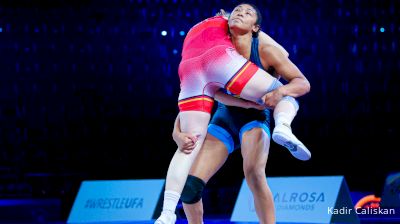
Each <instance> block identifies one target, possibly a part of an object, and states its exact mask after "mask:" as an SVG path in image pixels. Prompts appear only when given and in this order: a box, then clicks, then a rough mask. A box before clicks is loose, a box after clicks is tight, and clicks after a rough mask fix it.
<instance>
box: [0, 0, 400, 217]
mask: <svg viewBox="0 0 400 224" xmlns="http://www.w3.org/2000/svg"><path fill="white" fill-rule="evenodd" d="M250 2H251V3H254V4H255V5H257V6H258V7H259V8H260V10H261V13H262V16H263V23H262V30H263V31H264V32H266V33H267V34H269V35H270V36H271V37H273V38H274V39H275V40H276V41H277V42H279V43H280V44H281V45H282V46H283V47H285V48H286V50H287V51H288V52H289V53H290V59H291V60H292V61H293V62H294V63H295V64H296V65H297V66H298V67H299V68H300V70H301V71H302V72H303V73H304V75H305V76H306V77H307V78H308V80H309V81H310V83H311V91H310V93H309V94H307V95H305V96H303V97H300V98H299V102H300V110H299V112H298V116H297V118H296V119H295V121H294V123H293V125H292V127H293V130H294V133H296V135H297V136H298V138H299V139H301V140H302V141H303V142H304V143H305V145H307V146H308V148H309V149H310V151H311V152H312V159H311V160H310V161H307V162H302V161H299V160H296V159H295V158H293V157H292V156H291V155H290V153H289V152H288V151H287V150H286V149H285V148H283V147H281V146H279V145H277V144H275V143H272V141H271V149H270V156H269V159H268V163H267V169H266V173H267V177H290V176H344V178H345V180H346V182H347V185H348V188H349V190H350V192H351V194H352V197H353V200H354V199H355V198H356V197H357V196H354V195H361V196H364V195H370V194H372V195H375V196H376V197H381V196H382V192H383V190H384V186H385V180H386V178H387V176H388V175H390V174H392V173H396V172H400V152H399V150H400V148H399V144H398V143H399V138H400V132H399V119H398V117H399V116H400V90H399V89H400V85H399V83H400V57H399V52H400V2H399V1H397V0H382V1H380V0H366V1H362V0H349V1H347V0H327V1H323V0H310V1H308V0H307V1H306V0H301V1H300V0H299V1H295V0H290V1H289V0H287V1H280V0H279V1H278V0H275V1H272V0H263V1H250ZM239 3H241V1H223V0H216V1H201V0H116V1H108V0H81V1H67V0H65V1H62V0H46V1H45V0H43V1H39V0H25V1H12V0H1V1H0V222H1V223H66V222H67V219H68V216H69V213H70V211H71V207H72V205H73V203H74V200H75V197H76V195H77V193H78V190H79V187H80V184H81V182H82V181H84V180H135V179H165V176H166V172H167V168H168V165H169V162H170V160H171V158H172V156H173V154H174V152H175V150H176V145H175V142H174V141H173V139H172V137H171V133H172V129H173V123H174V120H175V117H176V115H177V113H178V107H177V98H178V94H179V77H178V65H179V62H180V59H181V56H180V54H181V50H182V44H183V40H184V38H185V35H186V33H187V32H188V30H189V29H190V28H191V27H192V26H193V25H194V24H196V23H197V22H200V21H201V20H203V19H205V18H207V17H211V16H213V15H215V14H216V13H217V12H218V11H219V9H221V8H223V9H226V10H227V11H229V10H232V9H233V7H234V6H236V5H237V4H239ZM243 178H244V174H243V170H242V157H241V155H240V152H235V153H233V154H232V155H231V156H230V158H229V159H228V160H227V163H226V164H225V165H224V167H223V168H222V169H221V170H220V171H219V172H218V173H217V174H216V175H215V176H214V177H213V178H212V179H211V180H210V182H209V183H208V185H207V187H206V190H205V192H204V195H203V200H204V207H205V218H206V220H211V221H210V222H214V221H212V220H229V218H230V215H231V214H232V210H233V208H234V205H235V202H236V197H237V195H238V192H239V190H240V187H241V184H242V181H243ZM399 188H400V187H399V186H397V188H395V189H397V190H398V191H397V192H399ZM361 196H359V198H360V197H361ZM359 198H358V199H359ZM399 200H400V199H399ZM353 203H356V201H353ZM177 213H178V216H179V218H180V220H181V222H185V221H184V219H185V216H184V213H183V211H182V208H181V207H178V210H177ZM360 219H361V221H362V222H363V221H365V222H368V219H367V218H365V219H362V217H360ZM397 220H398V219H397ZM377 221H382V222H385V219H384V218H380V219H375V221H372V222H369V223H377ZM215 222H217V221H215ZM221 222H222V221H221ZM386 222H387V223H391V221H390V220H389V221H386ZM392 222H393V223H394V222H395V221H392ZM149 223H151V221H150V222H149Z"/></svg>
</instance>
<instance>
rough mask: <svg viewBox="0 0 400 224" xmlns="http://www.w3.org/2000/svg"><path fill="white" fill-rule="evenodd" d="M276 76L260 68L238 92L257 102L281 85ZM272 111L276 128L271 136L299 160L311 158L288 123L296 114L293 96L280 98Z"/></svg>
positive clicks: (296, 107)
mask: <svg viewBox="0 0 400 224" xmlns="http://www.w3.org/2000/svg"><path fill="white" fill-rule="evenodd" d="M281 85H282V83H280V82H279V81H278V80H277V79H276V78H274V77H272V76H271V75H269V74H268V73H267V72H265V71H264V70H262V69H258V70H257V72H256V73H255V74H254V75H253V76H252V77H251V78H250V79H249V81H248V82H247V83H246V84H245V85H244V87H243V89H242V90H241V92H240V97H241V98H244V99H247V100H251V101H254V102H258V101H259V100H260V99H261V98H262V97H263V96H264V95H265V94H267V93H268V92H270V91H273V90H274V89H276V88H278V87H279V86H281ZM275 110H276V111H274V119H275V122H276V123H277V126H276V128H277V130H276V131H275V129H274V133H273V135H272V138H273V139H274V141H275V142H277V143H278V144H280V145H282V146H285V147H286V148H288V149H289V151H290V152H291V153H292V155H293V156H294V157H296V158H297V159H300V160H308V159H310V158H311V153H310V151H309V150H308V149H307V147H305V146H304V144H303V143H302V142H300V141H299V140H298V139H297V138H296V136H294V135H293V133H292V131H291V128H290V124H291V122H292V121H293V119H294V117H295V116H296V114H297V110H298V104H297V102H296V100H295V99H294V98H293V97H284V98H282V99H281V100H280V101H279V102H278V104H277V106H276V108H275Z"/></svg>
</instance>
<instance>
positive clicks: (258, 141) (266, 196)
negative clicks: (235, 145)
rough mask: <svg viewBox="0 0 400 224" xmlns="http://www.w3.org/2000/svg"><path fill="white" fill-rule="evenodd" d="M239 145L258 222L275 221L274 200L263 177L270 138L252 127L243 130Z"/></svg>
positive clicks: (268, 222) (263, 223)
mask: <svg viewBox="0 0 400 224" xmlns="http://www.w3.org/2000/svg"><path fill="white" fill-rule="evenodd" d="M241 146H242V156H243V171H244V175H245V177H246V182H247V184H248V186H249V188H250V190H251V192H252V193H253V198H254V204H255V208H256V213H257V216H258V218H259V220H260V223H262V224H272V223H275V209H274V201H273V197H272V193H271V190H270V189H269V187H268V184H267V181H266V177H265V167H266V164H267V159H268V153H269V146H270V138H269V136H268V134H267V133H266V132H265V131H263V129H262V128H253V129H251V130H248V131H246V132H244V134H243V136H242V144H241Z"/></svg>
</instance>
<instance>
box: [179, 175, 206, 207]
mask: <svg viewBox="0 0 400 224" xmlns="http://www.w3.org/2000/svg"><path fill="white" fill-rule="evenodd" d="M205 186H206V183H205V182H204V181H203V180H202V179H200V178H198V177H195V176H192V175H189V176H188V178H187V180H186V183H185V187H184V188H183V191H182V195H181V200H182V202H183V203H186V204H194V203H197V202H199V201H200V199H201V197H202V194H203V190H204V187H205Z"/></svg>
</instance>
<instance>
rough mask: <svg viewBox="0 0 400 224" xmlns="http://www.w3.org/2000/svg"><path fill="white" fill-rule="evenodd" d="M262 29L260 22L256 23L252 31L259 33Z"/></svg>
mask: <svg viewBox="0 0 400 224" xmlns="http://www.w3.org/2000/svg"><path fill="white" fill-rule="evenodd" d="M260 29H261V26H260V25H259V24H254V25H253V29H252V31H253V33H258V31H260Z"/></svg>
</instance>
